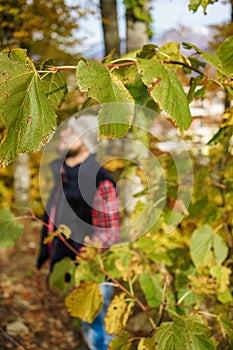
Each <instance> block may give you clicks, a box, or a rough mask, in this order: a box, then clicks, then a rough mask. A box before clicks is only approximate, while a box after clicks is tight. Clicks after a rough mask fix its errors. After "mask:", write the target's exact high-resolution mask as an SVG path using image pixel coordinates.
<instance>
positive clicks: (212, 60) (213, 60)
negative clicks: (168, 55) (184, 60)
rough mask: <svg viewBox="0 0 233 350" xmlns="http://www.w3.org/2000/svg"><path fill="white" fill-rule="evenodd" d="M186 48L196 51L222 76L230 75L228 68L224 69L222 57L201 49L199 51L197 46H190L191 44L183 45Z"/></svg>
mask: <svg viewBox="0 0 233 350" xmlns="http://www.w3.org/2000/svg"><path fill="white" fill-rule="evenodd" d="M183 46H184V48H186V49H188V50H190V49H194V50H196V52H197V53H198V54H199V55H200V56H201V57H202V58H204V60H206V61H207V62H208V63H209V64H211V65H212V66H213V67H214V68H215V69H217V70H218V71H219V72H220V73H222V74H224V75H225V74H226V75H227V74H228V72H227V69H226V67H223V62H222V61H221V59H220V57H219V56H217V55H212V54H210V53H208V52H204V51H202V50H201V49H199V48H198V47H197V46H196V45H193V44H190V43H186V42H184V43H183Z"/></svg>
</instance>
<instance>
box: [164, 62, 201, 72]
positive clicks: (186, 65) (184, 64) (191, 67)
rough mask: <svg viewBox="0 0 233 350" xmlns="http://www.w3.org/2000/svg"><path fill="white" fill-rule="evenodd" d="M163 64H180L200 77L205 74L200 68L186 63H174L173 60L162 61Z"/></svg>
mask: <svg viewBox="0 0 233 350" xmlns="http://www.w3.org/2000/svg"><path fill="white" fill-rule="evenodd" d="M161 62H162V63H166V64H178V65H180V66H183V67H185V68H189V69H191V70H193V71H194V72H197V73H198V74H200V75H204V73H203V72H202V71H200V70H199V69H198V68H196V67H193V66H190V65H188V64H186V63H184V62H180V61H173V60H161Z"/></svg>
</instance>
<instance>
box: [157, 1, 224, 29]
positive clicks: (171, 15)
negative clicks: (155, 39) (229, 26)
mask: <svg viewBox="0 0 233 350" xmlns="http://www.w3.org/2000/svg"><path fill="white" fill-rule="evenodd" d="M153 2H154V3H155V5H154V6H153V9H152V16H153V18H154V24H153V29H154V33H155V35H156V36H160V35H161V34H162V32H164V31H166V30H168V29H172V28H176V27H178V26H180V25H184V26H187V27H190V28H193V27H200V26H204V27H207V26H209V25H211V24H219V23H222V22H224V21H229V19H230V6H229V5H223V3H222V0H219V1H218V2H217V3H215V4H213V5H208V7H207V14H206V15H204V14H203V9H202V8H199V9H198V11H197V12H195V13H193V12H192V11H189V9H188V4H189V1H188V0H155V1H153Z"/></svg>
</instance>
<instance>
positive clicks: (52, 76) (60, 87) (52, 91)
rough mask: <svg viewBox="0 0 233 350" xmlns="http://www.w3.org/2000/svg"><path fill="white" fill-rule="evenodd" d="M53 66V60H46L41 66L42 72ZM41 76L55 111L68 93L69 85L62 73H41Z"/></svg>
mask: <svg viewBox="0 0 233 350" xmlns="http://www.w3.org/2000/svg"><path fill="white" fill-rule="evenodd" d="M53 66H54V62H53V60H46V61H45V62H43V64H42V65H41V66H40V70H49V69H50V68H51V67H53ZM40 76H41V81H42V82H43V84H44V88H45V94H46V96H47V98H48V100H49V101H50V102H51V103H52V105H53V107H54V108H55V109H56V108H58V107H59V105H60V104H61V102H62V101H63V99H64V97H65V95H66V93H67V85H66V82H65V80H64V79H63V76H62V75H61V73H60V72H51V73H41V75H40Z"/></svg>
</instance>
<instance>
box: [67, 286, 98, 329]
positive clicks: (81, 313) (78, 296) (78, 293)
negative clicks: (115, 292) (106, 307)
mask: <svg viewBox="0 0 233 350" xmlns="http://www.w3.org/2000/svg"><path fill="white" fill-rule="evenodd" d="M65 305H66V308H67V310H68V312H69V313H70V314H71V316H73V317H78V318H80V319H81V320H82V321H85V322H88V323H91V322H92V321H93V320H94V319H95V317H96V316H97V315H98V313H99V312H100V310H101V308H102V306H103V297H102V294H101V292H100V289H99V285H98V284H97V283H95V282H90V281H81V283H80V285H79V286H78V287H77V289H75V290H74V291H73V292H72V293H70V294H69V295H68V296H67V297H66V298H65Z"/></svg>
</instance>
